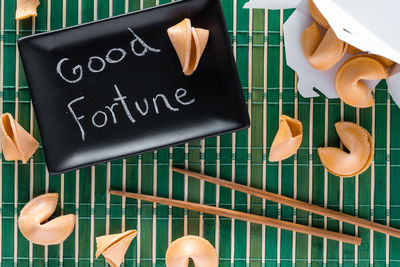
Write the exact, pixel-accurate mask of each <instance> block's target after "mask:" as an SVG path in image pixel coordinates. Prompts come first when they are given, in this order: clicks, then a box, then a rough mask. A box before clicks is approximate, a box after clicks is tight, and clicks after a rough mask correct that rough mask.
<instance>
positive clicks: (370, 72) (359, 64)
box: [335, 55, 388, 108]
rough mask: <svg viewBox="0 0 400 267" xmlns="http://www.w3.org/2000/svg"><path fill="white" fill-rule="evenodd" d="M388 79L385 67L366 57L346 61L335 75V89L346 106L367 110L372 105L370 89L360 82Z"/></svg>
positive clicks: (372, 58)
mask: <svg viewBox="0 0 400 267" xmlns="http://www.w3.org/2000/svg"><path fill="white" fill-rule="evenodd" d="M387 77H388V72H387V71H386V68H385V66H383V65H382V63H380V62H379V61H378V60H377V59H375V58H374V57H371V56H367V55H360V56H355V57H352V58H350V59H349V60H347V61H346V62H345V63H344V64H343V66H342V67H341V68H340V69H339V70H338V72H337V73H336V79H335V88H336V92H337V94H338V96H339V97H340V99H342V100H343V102H345V103H346V104H348V105H350V106H353V107H358V108H367V107H371V106H373V105H374V103H375V101H374V96H373V95H372V92H371V89H370V88H368V86H367V85H366V84H365V83H364V82H363V81H362V80H378V79H379V80H380V79H385V78H387Z"/></svg>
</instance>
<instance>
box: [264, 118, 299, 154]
mask: <svg viewBox="0 0 400 267" xmlns="http://www.w3.org/2000/svg"><path fill="white" fill-rule="evenodd" d="M302 140H303V125H302V123H301V122H300V121H299V120H296V119H293V118H291V117H289V116H286V115H282V116H281V118H280V125H279V129H278V132H277V133H276V135H275V138H274V141H273V142H272V145H271V151H270V152H269V161H272V162H274V161H281V160H284V159H287V158H289V157H291V156H292V155H294V154H295V153H296V152H297V150H298V149H299V147H300V145H301V142H302Z"/></svg>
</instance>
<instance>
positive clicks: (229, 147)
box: [0, 0, 400, 266]
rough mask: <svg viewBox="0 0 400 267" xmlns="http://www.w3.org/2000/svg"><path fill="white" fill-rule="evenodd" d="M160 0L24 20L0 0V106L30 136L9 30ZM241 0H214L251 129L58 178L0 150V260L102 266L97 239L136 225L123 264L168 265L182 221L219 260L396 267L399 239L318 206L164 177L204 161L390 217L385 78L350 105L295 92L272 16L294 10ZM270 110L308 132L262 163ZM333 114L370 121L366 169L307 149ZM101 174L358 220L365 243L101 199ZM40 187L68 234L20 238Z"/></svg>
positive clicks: (398, 206) (330, 223) (392, 194)
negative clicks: (344, 174)
mask: <svg viewBox="0 0 400 267" xmlns="http://www.w3.org/2000/svg"><path fill="white" fill-rule="evenodd" d="M166 2H168V1H166V0H160V2H156V0H142V1H139V0H126V1H124V0H64V1H62V0H41V3H40V6H39V8H38V16H37V17H36V19H34V20H32V19H26V20H23V21H21V22H20V23H19V25H18V24H17V23H16V21H15V19H14V14H15V8H16V0H0V3H1V6H0V9H1V35H0V37H1V38H0V53H1V65H0V72H1V73H0V90H1V92H0V93H1V94H0V103H1V104H0V109H1V110H0V112H10V113H12V114H13V115H14V116H16V118H17V119H18V121H19V122H20V123H21V124H22V125H23V127H24V128H25V129H27V130H30V131H31V132H33V134H34V136H35V137H37V138H38V139H39V138H40V137H39V132H38V129H37V126H36V122H35V121H34V120H33V118H34V117H33V114H32V109H31V104H30V95H29V90H28V88H27V83H26V80H25V76H24V73H23V69H22V66H21V64H20V61H19V55H18V51H16V46H15V42H16V40H17V39H18V38H19V37H21V36H26V35H30V34H32V33H33V32H36V33H38V32H45V31H48V30H53V29H59V28H62V27H67V26H72V25H76V24H79V23H84V22H88V21H93V20H96V19H102V18H107V17H109V16H113V15H118V14H122V13H125V12H131V11H134V10H138V9H141V8H147V7H150V6H154V5H157V4H164V3H166ZM245 2H246V1H245V0H222V4H223V7H224V12H225V16H226V21H227V24H228V28H229V31H230V32H229V33H230V35H231V40H232V44H233V50H234V52H235V54H236V58H237V65H238V70H239V75H240V79H241V82H242V86H243V91H244V94H245V97H246V101H247V103H248V107H249V110H250V111H251V120H252V124H251V130H246V131H241V132H238V133H237V134H229V135H224V136H221V137H218V138H210V139H207V140H205V141H199V142H193V143H190V144H187V145H181V146H177V147H174V148H173V149H171V150H170V149H163V150H160V151H158V152H156V153H147V154H144V155H141V156H135V157H131V158H128V159H126V160H119V161H115V162H112V163H111V164H100V165H97V166H95V167H93V168H86V169H82V170H80V171H79V172H70V173H66V174H65V175H58V176H48V174H47V172H46V166H45V162H44V157H43V151H42V148H39V150H38V151H37V153H36V154H35V155H34V157H33V159H32V160H31V161H30V162H29V163H28V164H25V165H23V164H21V163H15V162H7V161H5V160H4V159H2V161H1V163H0V166H1V169H0V172H1V175H0V177H1V182H0V187H1V190H0V192H1V196H0V201H1V202H0V222H1V227H0V230H1V241H0V245H1V249H0V252H1V257H0V265H1V266H16V265H18V266H47V265H49V266H56V265H57V264H59V265H64V266H74V265H77V266H78V265H79V266H92V265H94V266H104V264H105V263H104V259H103V257H100V258H98V259H95V258H94V254H93V253H94V250H95V242H94V240H95V237H96V236H99V235H103V234H105V233H107V232H109V233H118V232H120V231H121V230H123V229H139V228H140V232H139V236H140V237H139V238H137V239H135V240H134V241H133V243H132V245H131V246H130V248H129V250H128V252H127V254H126V261H125V266H153V265H157V266H164V265H165V262H164V256H165V251H166V249H167V247H168V242H169V240H174V239H176V238H178V237H181V236H182V235H184V234H186V233H187V234H193V235H204V237H205V238H207V239H208V240H209V241H210V242H211V243H212V244H213V245H215V246H216V247H217V248H218V250H219V256H220V266H247V265H249V266H291V265H296V266H308V265H313V266H325V265H328V266H342V265H344V266H357V265H360V266H368V265H371V266H372V265H374V266H385V265H388V266H389V265H390V266H400V253H399V251H400V241H399V240H398V239H396V238H387V237H386V236H385V235H383V234H379V233H374V232H370V231H369V230H365V229H355V228H354V226H352V225H347V224H344V225H341V224H339V223H338V222H337V221H335V220H330V219H328V220H326V219H325V220H324V218H323V217H321V216H316V215H311V214H308V213H307V212H303V211H296V210H293V209H292V208H290V207H286V206H282V207H281V206H278V205H277V204H276V203H272V202H268V201H267V202H263V201H261V200H260V199H258V198H253V197H252V198H249V201H250V202H249V203H247V200H248V199H247V196H246V195H245V194H242V193H232V192H231V190H228V189H226V188H220V189H218V188H216V187H215V186H214V185H210V184H204V185H202V184H201V183H200V182H199V181H198V180H195V179H193V178H185V177H184V176H182V175H179V174H173V175H171V172H170V166H171V164H172V163H173V164H175V165H178V166H186V167H188V168H190V169H192V170H195V171H201V170H204V172H205V173H207V174H210V175H214V176H218V175H219V176H220V177H221V178H223V179H228V180H231V179H233V178H234V179H235V181H236V182H238V183H242V184H250V185H251V186H254V187H258V188H265V189H266V190H268V191H271V192H276V193H282V194H283V195H286V196H290V197H297V198H298V199H301V200H304V201H309V202H312V203H314V204H318V205H321V206H324V205H325V206H327V207H329V208H331V209H334V210H343V211H344V212H346V213H348V214H355V215H358V216H360V217H362V218H365V219H368V220H375V221H376V222H379V223H382V224H390V225H391V226H394V227H398V228H400V223H399V218H400V197H399V195H398V194H399V193H398V191H397V190H399V187H400V180H399V179H398V177H399V173H398V172H399V170H400V169H399V167H400V155H399V153H400V135H399V132H400V123H399V118H400V110H399V108H398V107H397V106H396V105H395V104H394V103H393V101H392V100H391V99H390V95H389V94H388V92H387V90H386V85H385V83H384V82H382V83H381V84H380V85H379V86H378V88H377V89H376V90H375V99H376V105H375V107H374V108H369V109H363V110H356V109H354V108H351V107H348V106H346V105H342V104H341V103H340V101H339V100H326V99H325V97H323V96H321V97H319V98H315V99H313V100H312V99H305V98H302V97H301V96H300V95H298V93H297V90H296V88H295V81H296V76H295V73H294V72H293V71H292V70H291V69H290V68H289V67H288V66H286V64H285V54H284V46H283V45H284V44H283V36H282V31H281V27H282V22H283V21H284V20H286V19H287V18H288V17H289V16H290V14H291V12H292V10H285V11H279V10H277V11H268V12H266V11H264V10H254V11H249V10H245V9H242V6H243V5H244V3H245ZM379 15H380V14H379ZM45 78H46V77H43V79H45ZM280 109H281V111H282V113H284V114H287V115H289V116H293V117H294V116H298V118H299V119H300V120H301V121H302V122H303V127H304V138H303V143H302V145H301V148H300V149H299V151H298V154H297V155H296V156H295V157H292V158H290V159H288V160H285V161H283V162H282V163H281V164H278V163H270V162H268V161H267V156H268V152H269V147H270V145H271V143H272V140H273V137H274V135H275V133H276V130H277V129H278V123H279V114H280ZM264 119H265V120H264ZM341 119H344V120H348V121H357V120H358V119H359V122H360V124H361V125H362V126H364V127H365V128H366V129H368V131H370V132H371V133H372V135H373V138H374V141H375V149H376V150H375V158H374V162H373V164H372V166H371V168H370V169H368V170H367V171H366V172H365V173H363V174H362V175H360V176H359V177H355V178H349V179H344V180H340V179H339V178H338V177H335V176H333V175H330V174H329V175H328V173H326V172H325V171H324V168H323V166H322V165H321V162H320V160H319V158H318V155H317V153H316V149H317V148H318V147H320V146H324V144H325V143H327V144H329V145H331V146H339V140H338V137H337V135H336V133H335V129H334V122H336V121H339V120H341ZM325 126H326V129H327V131H325ZM264 136H265V137H266V138H264ZM139 181H140V182H139ZM108 183H109V184H110V187H111V188H113V189H123V188H125V189H126V190H127V191H131V192H138V191H141V192H142V193H145V194H153V193H157V195H159V196H164V197H168V196H171V197H173V198H176V199H182V200H183V199H187V200H189V201H194V202H204V203H205V204H209V205H219V206H221V207H225V208H232V207H233V208H234V209H236V210H240V211H248V212H251V213H254V214H261V215H265V216H269V217H273V218H282V219H283V220H288V221H293V220H296V221H297V222H298V223H302V224H309V225H313V226H316V227H321V228H322V227H327V228H328V229H331V230H334V231H340V230H341V229H342V230H343V232H345V233H348V234H355V233H356V232H358V234H359V235H360V236H361V237H362V239H363V242H362V245H361V246H360V247H355V246H353V245H349V244H340V243H339V242H336V241H331V240H324V239H322V238H317V237H308V236H306V235H303V234H293V233H292V232H289V231H285V230H282V231H281V230H277V229H275V228H270V227H262V226H260V225H255V224H247V223H245V222H241V221H232V220H231V219H227V218H218V219H216V218H215V216H211V215H207V214H199V213H197V212H191V211H184V210H182V209H175V208H172V209H170V208H168V207H166V206H162V205H156V206H153V204H151V203H147V202H142V203H138V202H137V201H135V200H131V199H127V200H126V202H123V200H122V199H121V198H120V197H114V196H112V197H110V198H108V197H107V194H106V190H107V187H108ZM171 184H172V187H171ZM296 184H297V186H296ZM203 186H204V187H203ZM203 189H204V191H203ZM155 190H156V191H155ZM46 191H49V192H59V193H60V194H61V195H60V198H61V201H60V202H59V208H58V209H57V213H56V215H57V214H60V213H72V214H76V216H77V217H78V221H79V224H78V225H77V227H76V229H75V232H74V233H73V234H72V235H71V236H70V237H69V238H68V239H67V240H66V241H65V242H64V244H63V245H62V246H50V247H48V248H45V247H43V246H38V245H32V244H29V242H28V241H27V240H26V239H25V238H24V237H23V236H22V235H21V233H20V232H19V231H18V228H17V225H16V219H17V216H18V214H19V211H20V210H21V208H22V207H23V206H24V204H25V203H27V202H28V201H29V199H30V198H31V197H33V196H37V195H39V194H43V193H45V192H46ZM185 191H186V194H185ZM396 191H397V193H396ZM233 197H234V198H233ZM233 223H234V224H233ZM77 231H78V232H77Z"/></svg>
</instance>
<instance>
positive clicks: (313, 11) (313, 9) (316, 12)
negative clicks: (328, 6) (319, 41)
mask: <svg viewBox="0 0 400 267" xmlns="http://www.w3.org/2000/svg"><path fill="white" fill-rule="evenodd" d="M308 9H309V10H310V14H311V16H312V17H313V19H314V20H315V21H316V22H317V23H318V24H319V25H321V26H322V27H324V28H325V29H328V28H330V26H329V23H328V21H327V20H326V18H325V17H324V16H323V15H322V14H321V12H320V11H319V10H318V8H317V6H316V5H315V4H314V2H313V0H308Z"/></svg>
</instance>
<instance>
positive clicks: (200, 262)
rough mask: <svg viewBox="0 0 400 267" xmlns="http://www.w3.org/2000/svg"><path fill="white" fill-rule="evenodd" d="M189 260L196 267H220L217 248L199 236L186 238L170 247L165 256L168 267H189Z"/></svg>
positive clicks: (178, 240) (180, 239) (176, 241)
mask: <svg viewBox="0 0 400 267" xmlns="http://www.w3.org/2000/svg"><path fill="white" fill-rule="evenodd" d="M189 258H190V259H192V260H193V264H194V266H196V267H218V255H217V252H216V251H215V248H214V247H213V246H212V245H211V244H210V242H208V241H207V240H206V239H204V238H202V237H198V236H192V235H188V236H184V237H181V238H179V239H177V240H175V241H174V242H172V243H171V245H169V247H168V249H167V253H166V254H165V264H166V266H167V267H187V266H188V264H189Z"/></svg>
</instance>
